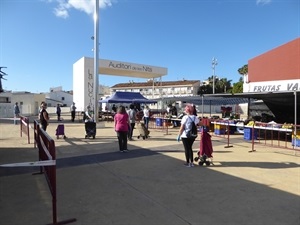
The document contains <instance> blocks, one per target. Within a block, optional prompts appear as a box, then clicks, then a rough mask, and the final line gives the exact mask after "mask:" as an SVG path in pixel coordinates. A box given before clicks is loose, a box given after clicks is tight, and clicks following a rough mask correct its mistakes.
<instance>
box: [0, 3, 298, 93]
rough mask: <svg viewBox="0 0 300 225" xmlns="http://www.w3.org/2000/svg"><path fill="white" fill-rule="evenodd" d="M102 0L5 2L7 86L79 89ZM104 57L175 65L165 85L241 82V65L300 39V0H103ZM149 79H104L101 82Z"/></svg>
mask: <svg viewBox="0 0 300 225" xmlns="http://www.w3.org/2000/svg"><path fill="white" fill-rule="evenodd" d="M94 2H95V1H94V0H92V1H90V0H1V2H0V29H1V31H0V66H6V67H7V68H6V69H2V70H3V71H5V72H6V73H7V74H8V76H5V78H6V79H7V80H3V81H2V85H3V88H4V89H6V90H12V91H30V92H34V93H38V92H48V91H49V88H51V87H58V86H62V87H63V90H65V91H69V90H72V89H73V64H74V63H75V62H76V61H77V60H79V59H80V58H82V57H83V56H86V57H93V54H94V53H93V51H92V49H93V41H92V39H91V37H92V36H93V35H94V21H93V12H94V8H93V7H94ZM99 2H100V20H99V42H100V47H99V58H103V59H111V60H117V61H118V60H119V61H125V62H131V63H138V64H146V65H152V66H161V67H166V68H168V75H166V76H164V77H163V80H164V81H174V80H182V79H183V78H184V79H188V80H205V79H207V78H208V77H209V76H211V75H212V74H213V72H212V65H211V62H212V58H213V57H215V58H217V60H218V65H217V66H216V71H215V74H216V75H217V76H218V77H220V78H227V79H228V80H232V83H235V82H237V81H238V80H239V78H240V75H239V74H238V72H237V70H238V68H240V67H242V66H243V65H245V64H247V63H248V60H249V59H251V58H254V57H256V56H258V55H260V54H263V53H264V52H266V51H269V50H271V49H273V48H275V47H278V46H280V45H282V44H285V43H287V42H289V41H291V40H294V39H296V38H298V37H299V36H300V3H299V0H99ZM129 80H134V81H136V82H144V81H145V80H144V79H134V78H131V77H124V78H123V77H119V76H107V75H99V83H100V84H103V85H107V86H113V85H115V84H117V83H122V82H128V81H129Z"/></svg>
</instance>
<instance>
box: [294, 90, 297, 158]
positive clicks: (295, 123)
mask: <svg viewBox="0 0 300 225" xmlns="http://www.w3.org/2000/svg"><path fill="white" fill-rule="evenodd" d="M294 95H295V98H294V99H295V104H294V105H295V115H294V138H295V142H294V143H295V144H294V147H295V146H296V139H297V92H296V91H294ZM295 154H296V151H295Z"/></svg>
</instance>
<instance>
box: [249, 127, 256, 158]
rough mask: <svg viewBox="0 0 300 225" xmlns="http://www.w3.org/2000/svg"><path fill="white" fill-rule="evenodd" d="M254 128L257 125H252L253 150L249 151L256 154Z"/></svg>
mask: <svg viewBox="0 0 300 225" xmlns="http://www.w3.org/2000/svg"><path fill="white" fill-rule="evenodd" d="M254 126H255V123H253V125H252V149H251V150H250V151H249V152H255V151H256V150H255V149H254V137H255V136H254Z"/></svg>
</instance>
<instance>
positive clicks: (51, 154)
mask: <svg viewBox="0 0 300 225" xmlns="http://www.w3.org/2000/svg"><path fill="white" fill-rule="evenodd" d="M34 140H35V143H36V145H37V147H38V151H39V161H40V162H41V163H40V164H41V166H40V173H38V174H45V177H46V180H47V183H48V186H49V189H50V192H51V195H52V219H53V224H54V225H58V224H67V223H72V222H75V221H76V219H75V218H73V219H69V220H64V221H60V222H57V207H56V202H57V197H56V154H55V143H54V140H53V139H52V138H51V137H50V136H49V135H48V134H47V132H46V131H44V130H43V129H42V128H40V125H39V123H38V122H37V121H36V120H34Z"/></svg>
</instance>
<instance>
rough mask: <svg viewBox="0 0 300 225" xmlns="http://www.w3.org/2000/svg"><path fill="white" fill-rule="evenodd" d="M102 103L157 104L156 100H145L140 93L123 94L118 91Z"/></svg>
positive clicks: (101, 101)
mask: <svg viewBox="0 0 300 225" xmlns="http://www.w3.org/2000/svg"><path fill="white" fill-rule="evenodd" d="M99 102H100V103H148V104H150V103H157V101H155V100H150V99H147V98H145V97H144V96H143V95H141V93H139V92H121V91H116V92H115V93H114V94H113V95H112V96H110V97H109V98H106V99H103V100H100V101H99Z"/></svg>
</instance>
